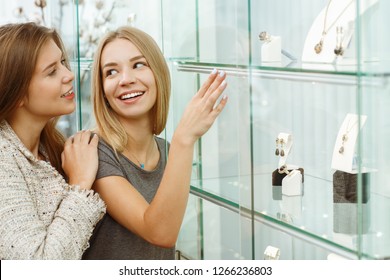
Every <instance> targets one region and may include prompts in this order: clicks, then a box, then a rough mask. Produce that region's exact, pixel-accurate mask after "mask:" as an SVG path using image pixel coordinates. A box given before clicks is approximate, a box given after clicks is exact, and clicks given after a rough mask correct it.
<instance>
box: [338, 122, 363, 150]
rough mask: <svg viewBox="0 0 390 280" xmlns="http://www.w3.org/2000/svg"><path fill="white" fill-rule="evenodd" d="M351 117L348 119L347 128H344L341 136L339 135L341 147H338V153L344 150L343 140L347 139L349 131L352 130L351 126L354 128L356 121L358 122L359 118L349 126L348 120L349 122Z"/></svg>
mask: <svg viewBox="0 0 390 280" xmlns="http://www.w3.org/2000/svg"><path fill="white" fill-rule="evenodd" d="M351 119H352V118H350V119H349V121H348V124H347V128H346V130H345V133H344V134H343V136H341V147H340V149H339V154H343V153H344V150H345V149H344V144H345V142H347V141H348V134H349V132H350V131H351V130H352V128H354V127H355V125H357V123H358V122H359V120H356V122H354V123H353V125H352V126H351V127H349V124H350V122H351Z"/></svg>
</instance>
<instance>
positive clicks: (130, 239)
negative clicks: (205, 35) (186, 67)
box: [83, 27, 227, 259]
mask: <svg viewBox="0 0 390 280" xmlns="http://www.w3.org/2000/svg"><path fill="white" fill-rule="evenodd" d="M225 77H226V75H225V74H224V73H223V72H219V73H218V72H217V71H216V70H214V71H213V72H212V73H211V75H210V76H209V78H208V79H207V81H206V82H205V83H204V84H203V86H202V87H201V89H200V90H199V91H198V92H197V93H196V94H195V95H194V97H193V98H192V100H191V102H190V103H189V105H188V106H187V108H186V110H185V112H184V114H183V116H182V119H181V121H180V122H179V124H178V126H177V128H176V130H175V133H174V135H173V137H172V141H171V143H170V145H169V143H168V142H167V141H166V140H164V139H162V138H160V137H158V136H157V135H159V134H160V133H161V132H162V131H163V130H164V128H165V125H166V121H167V116H168V105H169V96H170V76H169V70H168V67H167V64H166V62H165V60H164V57H163V55H162V53H161V51H160V49H159V47H158V46H157V44H156V43H155V41H154V40H153V39H152V38H151V37H150V36H149V35H148V34H146V33H145V32H143V31H141V30H139V29H136V28H132V27H121V28H119V29H118V30H116V31H114V32H110V33H108V34H107V35H106V36H105V37H104V38H103V39H102V40H101V42H100V45H99V47H98V49H97V51H96V54H95V61H94V68H93V89H92V95H93V106H94V113H95V117H96V123H97V127H98V131H97V132H98V134H99V138H100V139H101V140H100V143H99V147H98V150H99V169H98V173H97V177H96V179H97V180H96V181H95V183H94V187H93V188H94V189H95V190H96V191H97V192H98V193H99V194H100V196H101V197H102V199H103V200H104V201H105V203H106V204H107V214H106V215H105V216H104V218H103V219H102V221H101V222H100V223H99V225H98V226H97V228H96V230H95V232H94V234H93V236H92V238H91V241H90V243H91V247H90V248H89V249H88V250H87V251H86V252H85V254H84V256H83V258H84V259H174V252H175V243H176V240H177V237H178V234H179V230H180V226H181V223H182V220H183V216H184V212H185V209H186V205H187V199H188V194H189V186H190V177H191V168H192V160H193V152H194V145H195V142H196V141H197V139H198V138H199V137H200V136H202V135H203V134H204V133H206V132H207V130H208V129H209V128H210V127H211V125H212V124H213V123H214V121H215V119H216V118H217V117H218V115H219V114H220V113H221V111H222V110H223V108H224V106H225V105H226V102H227V97H226V95H224V96H222V97H221V95H222V93H223V91H224V90H225V88H226V81H225ZM220 97H221V98H220ZM166 155H168V156H167V157H166Z"/></svg>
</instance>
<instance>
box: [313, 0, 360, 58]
mask: <svg viewBox="0 0 390 280" xmlns="http://www.w3.org/2000/svg"><path fill="white" fill-rule="evenodd" d="M353 2H354V0H352V1H351V2H349V3H348V5H347V6H345V8H344V9H343V10H342V11H341V13H340V14H339V15H338V16H337V17H336V19H335V20H334V21H333V22H332V24H331V25H330V26H329V27H326V22H327V19H328V11H329V6H330V4H331V3H332V0H329V2H328V5H326V10H325V16H324V27H323V29H322V34H321V39H320V42H319V43H317V44H316V45H315V46H314V51H315V52H316V54H319V53H320V52H322V47H323V45H324V39H325V36H326V34H328V32H329V30H331V29H332V27H333V26H334V25H335V24H336V22H337V21H338V20H339V19H340V17H341V16H342V15H343V14H344V13H345V11H346V10H347V9H348V7H349V6H350V5H351V4H352V3H353Z"/></svg>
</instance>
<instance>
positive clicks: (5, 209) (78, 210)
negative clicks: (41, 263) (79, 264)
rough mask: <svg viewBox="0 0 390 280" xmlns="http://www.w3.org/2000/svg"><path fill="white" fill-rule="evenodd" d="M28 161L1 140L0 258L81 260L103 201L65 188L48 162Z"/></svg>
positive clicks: (86, 193)
mask: <svg viewBox="0 0 390 280" xmlns="http://www.w3.org/2000/svg"><path fill="white" fill-rule="evenodd" d="M18 161H20V162H18ZM28 164H29V161H28V160H27V159H26V158H23V156H22V155H18V151H17V150H15V149H12V148H10V147H9V146H8V147H5V146H4V145H0V165H1V167H0V259H80V258H81V255H82V253H83V252H84V250H85V249H86V248H87V247H88V240H89V238H90V236H91V234H92V231H93V228H94V226H95V225H96V223H97V222H98V221H99V220H100V218H101V217H102V216H103V214H104V213H105V206H104V203H103V201H102V200H101V199H100V197H99V196H98V194H94V193H93V192H92V191H80V190H78V189H77V188H76V189H75V188H67V187H69V186H68V185H67V184H66V183H65V182H64V180H63V178H62V177H61V176H60V175H59V174H55V172H54V171H55V170H54V168H52V169H50V168H49V167H45V165H49V164H46V163H45V164H40V165H39V164H38V166H34V165H33V164H32V168H31V167H29V166H28ZM42 174H43V175H42ZM39 175H41V176H39Z"/></svg>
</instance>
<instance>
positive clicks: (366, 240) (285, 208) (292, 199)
mask: <svg viewBox="0 0 390 280" xmlns="http://www.w3.org/2000/svg"><path fill="white" fill-rule="evenodd" d="M254 177H255V178H254V181H255V182H256V183H255V186H254V190H253V194H252V195H253V196H254V201H253V205H251V201H247V202H246V201H245V199H242V198H243V197H245V196H247V195H245V194H243V193H245V192H249V191H250V190H249V187H248V186H243V185H240V183H239V182H243V181H250V179H249V178H242V177H241V178H237V177H226V178H215V179H207V180H202V181H200V180H193V181H192V184H191V194H192V195H194V196H196V197H199V198H202V199H205V200H207V201H210V202H212V203H214V204H217V205H219V206H221V207H224V208H226V209H228V210H230V211H233V212H236V213H238V214H240V215H241V216H243V217H246V218H251V216H252V215H253V218H254V219H255V220H256V221H258V222H261V223H263V224H267V225H268V226H270V227H273V228H276V229H278V230H279V231H283V232H287V233H288V234H289V235H292V236H295V237H297V238H301V239H304V240H306V241H308V242H310V243H313V244H316V245H317V246H319V247H322V248H324V249H326V250H328V251H331V252H334V253H336V254H339V255H342V256H345V257H347V258H352V259H353V258H355V257H356V255H357V254H358V248H357V239H358V238H359V237H358V231H359V223H363V224H362V225H360V226H362V229H361V231H362V232H361V238H362V239H363V240H362V241H363V244H369V247H367V248H364V249H363V253H362V257H364V258H368V259H388V258H389V257H390V251H389V249H388V248H390V242H389V241H388V240H386V239H385V238H383V236H386V235H387V234H388V231H389V229H388V228H387V227H386V223H385V222H384V217H381V216H380V215H377V214H375V213H372V212H373V211H372V210H371V212H370V209H371V208H372V205H376V206H377V207H378V208H380V209H381V210H380V211H381V212H383V213H388V211H390V198H388V197H384V196H381V195H377V194H371V195H370V199H369V200H368V202H367V203H363V204H362V209H359V207H358V204H356V203H333V186H332V182H331V181H327V180H323V179H320V178H316V177H312V176H310V175H305V178H304V179H305V182H304V184H303V186H304V194H303V195H302V196H286V195H283V194H282V190H281V186H272V185H271V177H272V175H271V174H270V173H267V174H257V175H255V176H254ZM237 194H241V195H237ZM318 197H321V202H319V201H318ZM359 210H361V213H362V214H361V215H360V217H364V221H363V220H358V218H357V217H358V215H357V212H358V211H359ZM340 225H341V226H340ZM345 225H347V226H345Z"/></svg>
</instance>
